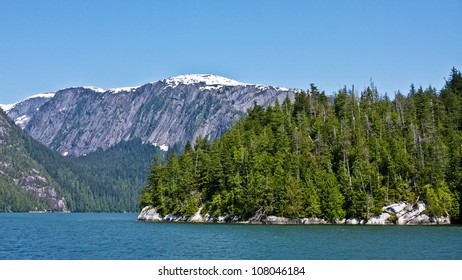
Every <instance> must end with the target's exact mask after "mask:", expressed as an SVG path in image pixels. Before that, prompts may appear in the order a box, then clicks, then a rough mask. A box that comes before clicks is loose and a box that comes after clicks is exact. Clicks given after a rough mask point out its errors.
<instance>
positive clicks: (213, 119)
mask: <svg viewBox="0 0 462 280" xmlns="http://www.w3.org/2000/svg"><path fill="white" fill-rule="evenodd" d="M293 95H294V92H293V91H291V90H289V89H285V88H279V87H272V86H263V85H251V84H245V83H240V82H237V81H234V80H231V79H228V78H224V77H220V76H215V75H183V76H178V77H173V78H168V79H163V80H160V81H157V82H154V83H148V84H145V85H143V86H139V87H132V88H119V89H109V90H103V89H100V88H96V87H76V88H68V89H63V90H60V91H58V92H56V94H55V95H54V96H53V98H51V99H49V100H47V102H44V103H43V104H42V105H41V106H40V109H39V110H35V111H28V112H29V113H30V115H28V114H27V115H26V114H24V115H25V116H27V117H23V118H24V119H25V118H30V120H28V122H27V125H23V127H25V130H26V131H27V132H28V133H29V134H30V135H31V136H32V137H34V138H35V139H37V140H39V141H40V142H42V143H44V144H45V145H47V146H48V147H50V148H52V149H54V150H56V151H59V152H60V153H61V154H63V155H72V156H80V155H84V154H88V153H90V152H92V151H95V150H97V149H98V148H102V149H107V148H109V147H111V146H113V145H115V144H117V143H120V142H121V141H128V140H131V139H141V140H142V141H143V142H149V143H152V144H154V145H158V146H161V147H162V148H163V149H164V150H166V149H167V148H168V147H172V146H173V145H175V144H176V143H179V144H183V143H185V142H186V141H188V140H189V141H191V142H194V140H195V139H196V138H197V137H198V136H208V137H209V139H212V140H213V139H215V138H217V137H218V136H220V135H221V134H223V133H224V132H225V131H226V130H227V129H228V128H229V127H230V126H231V125H232V124H233V123H234V122H235V121H236V120H237V119H238V118H239V117H240V116H241V115H243V114H244V113H245V112H246V110H247V109H248V108H250V107H251V106H252V105H253V104H254V102H256V103H257V104H259V105H262V106H267V105H269V104H271V103H274V101H275V100H276V99H278V100H279V101H280V102H281V103H282V101H283V99H285V98H286V96H289V97H290V98H293ZM16 106H18V105H16ZM12 114H13V111H11V110H10V111H9V115H10V117H12V118H15V119H16V121H17V122H18V121H20V120H18V114H16V115H12ZM19 116H22V115H19ZM24 123H26V122H24Z"/></svg>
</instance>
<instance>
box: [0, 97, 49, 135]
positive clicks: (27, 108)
mask: <svg viewBox="0 0 462 280" xmlns="http://www.w3.org/2000/svg"><path fill="white" fill-rule="evenodd" d="M53 96H54V93H50V92H48V93H41V94H36V95H33V96H30V97H28V98H26V99H24V100H23V101H21V102H18V103H15V104H10V105H0V108H2V109H3V110H4V111H5V112H6V113H7V114H8V116H9V117H10V118H11V119H12V120H14V122H15V123H16V124H17V125H19V126H20V127H21V128H23V129H24V128H25V127H26V126H27V124H28V123H29V120H30V118H31V117H32V116H33V115H35V113H36V112H37V111H38V110H39V109H40V107H42V105H43V104H45V103H46V102H48V101H49V100H50V99H51V98H53Z"/></svg>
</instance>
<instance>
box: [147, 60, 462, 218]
mask: <svg viewBox="0 0 462 280" xmlns="http://www.w3.org/2000/svg"><path fill="white" fill-rule="evenodd" d="M461 188H462V77H461V74H460V72H459V71H457V70H456V69H453V70H452V72H451V74H450V77H449V79H448V81H447V82H446V85H445V86H444V88H443V89H441V90H440V91H438V90H436V89H435V88H432V87H428V88H426V89H424V88H422V87H419V88H415V87H414V86H413V85H412V86H411V88H410V91H409V93H408V94H407V95H403V94H402V93H400V92H398V93H397V94H396V95H395V97H394V99H390V98H389V97H388V96H387V95H382V94H380V93H379V92H377V89H376V88H375V87H374V86H373V85H371V86H369V87H367V88H366V89H364V90H363V91H362V92H361V93H359V94H358V93H357V92H356V91H355V90H354V89H347V88H344V89H341V90H339V91H338V93H337V94H336V95H334V96H331V97H330V96H326V94H325V93H324V92H320V91H319V90H318V89H317V88H316V86H314V85H313V84H312V85H311V87H310V89H309V90H307V91H306V92H299V93H297V94H296V96H295V100H294V101H291V100H290V99H289V98H287V99H286V100H285V101H284V102H283V103H282V104H280V103H276V104H275V105H274V106H270V107H268V108H267V109H265V108H264V107H262V106H259V105H257V104H255V106H254V107H253V108H252V109H249V110H248V116H247V117H245V118H242V119H241V120H240V121H239V122H238V123H237V124H236V125H235V126H234V128H232V129H230V130H228V131H227V132H226V133H225V134H224V135H223V136H222V137H221V138H220V139H218V140H216V141H214V142H213V143H210V142H209V141H207V139H204V138H202V139H197V140H196V144H195V145H194V147H192V145H191V144H189V143H187V144H186V147H185V151H184V153H183V154H182V155H181V156H178V155H177V154H175V153H172V155H171V156H170V158H169V159H168V161H167V162H163V160H161V159H158V160H157V161H156V162H155V164H153V166H152V168H151V173H150V177H149V185H148V187H147V188H145V189H144V190H143V192H142V199H141V206H142V207H143V206H146V205H152V206H154V207H156V209H157V211H158V212H159V213H160V214H163V215H165V214H168V213H171V214H176V215H185V216H187V215H192V214H193V213H195V212H196V211H197V209H198V208H200V207H202V213H209V214H211V215H214V216H219V215H228V216H229V217H233V216H238V217H239V218H240V219H248V218H250V217H252V216H255V215H275V216H283V217H293V218H296V217H318V218H325V219H328V220H336V219H341V218H344V217H347V218H348V217H356V218H364V219H367V218H368V217H370V216H372V215H374V214H379V213H380V212H381V208H382V207H383V206H384V205H387V204H390V203H393V202H399V201H408V202H410V203H413V202H417V201H423V202H425V203H426V204H427V206H428V209H427V214H428V215H429V216H433V217H438V216H446V215H450V216H451V218H452V219H453V220H458V219H459V213H460V204H461V203H460V202H461V201H460V200H461V192H462V189H461Z"/></svg>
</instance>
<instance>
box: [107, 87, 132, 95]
mask: <svg viewBox="0 0 462 280" xmlns="http://www.w3.org/2000/svg"><path fill="white" fill-rule="evenodd" d="M137 88H139V86H138V87H120V88H111V89H108V91H109V92H111V93H114V94H115V93H120V92H127V91H133V90H136V89H137Z"/></svg>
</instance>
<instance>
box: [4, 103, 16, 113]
mask: <svg viewBox="0 0 462 280" xmlns="http://www.w3.org/2000/svg"><path fill="white" fill-rule="evenodd" d="M16 104H17V103H14V104H0V108H2V110H3V111H5V112H6V113H8V112H9V111H10V110H11V109H13V108H14V106H16Z"/></svg>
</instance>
